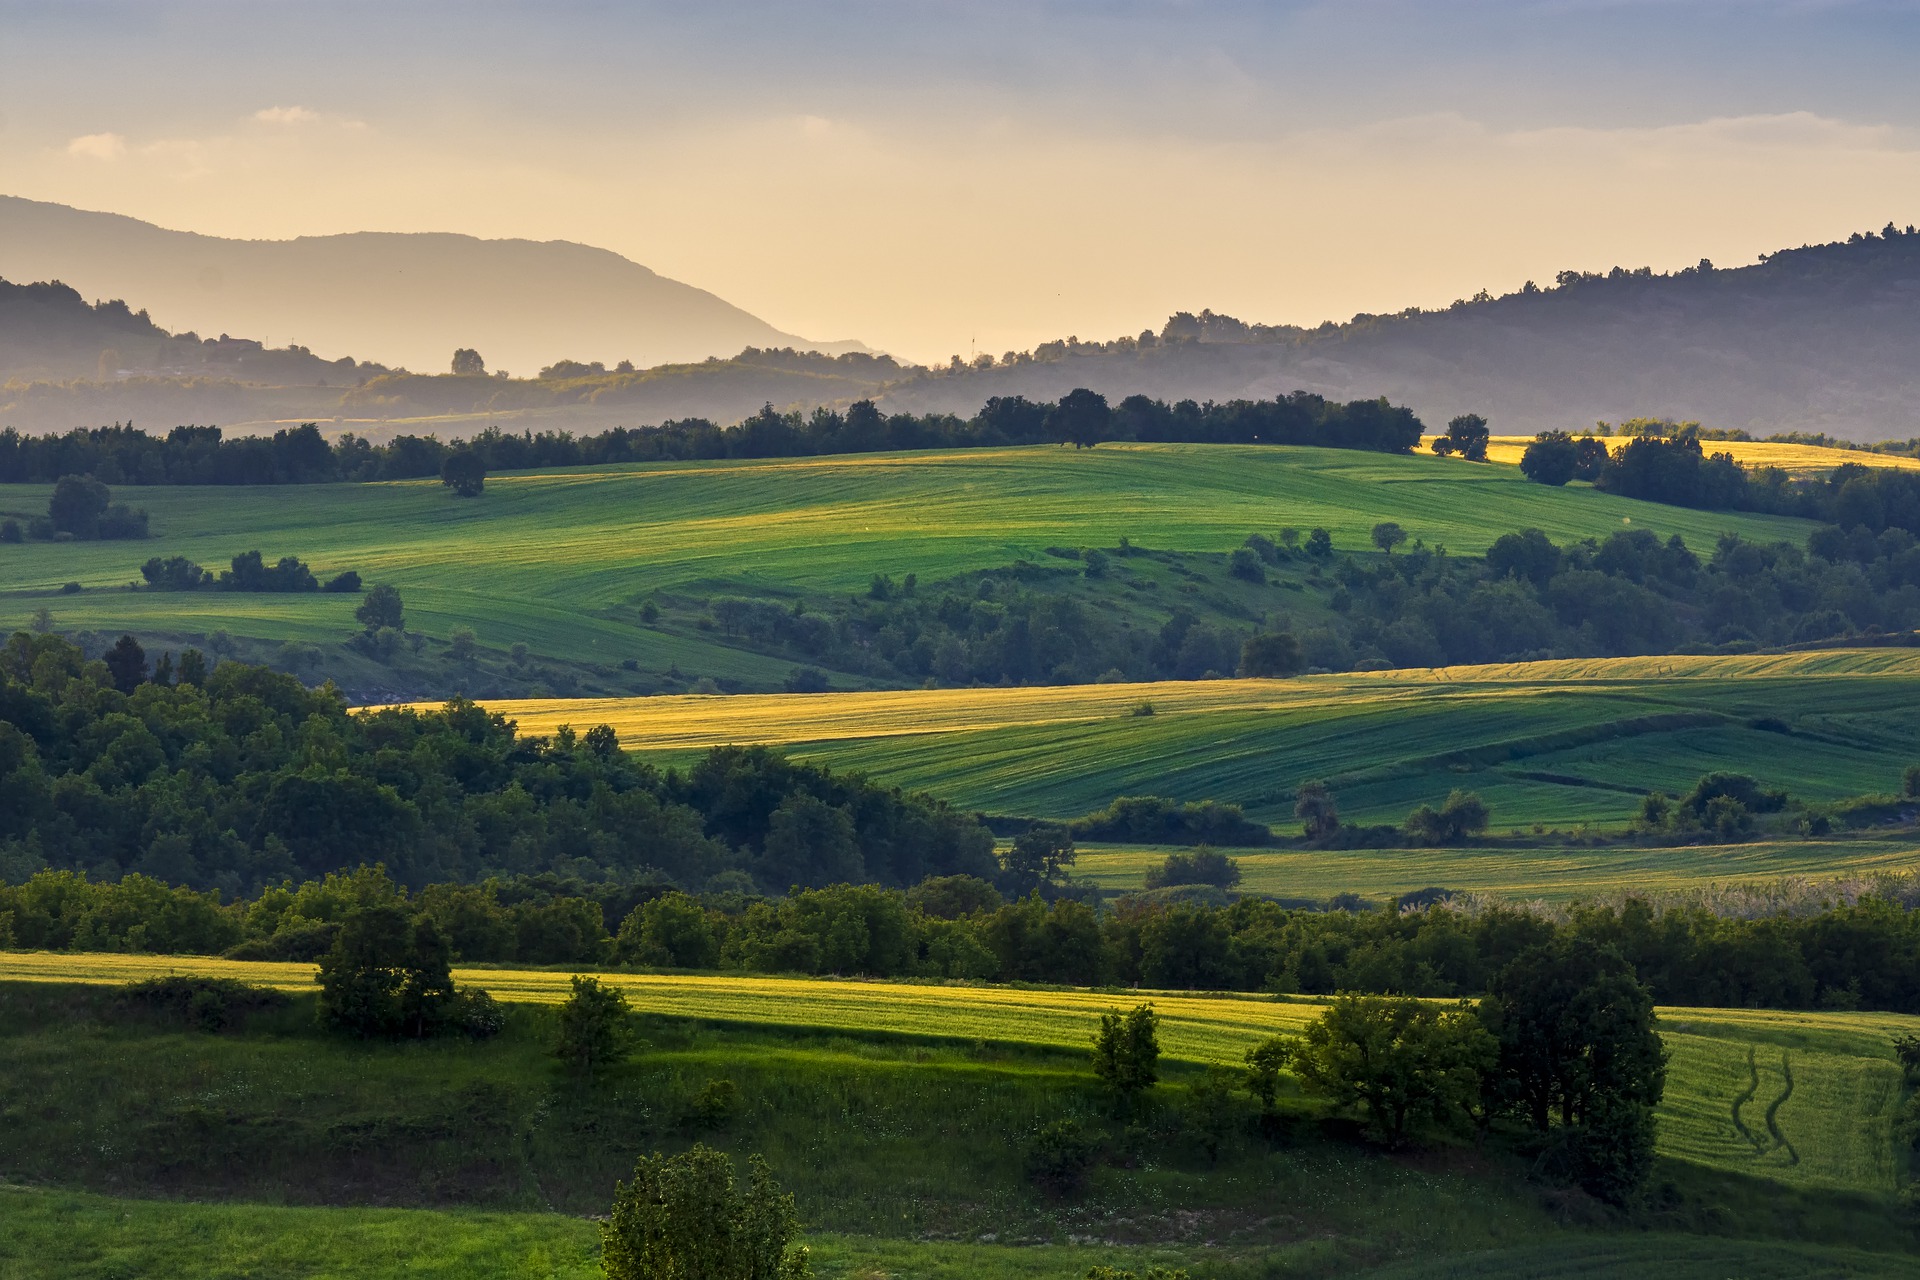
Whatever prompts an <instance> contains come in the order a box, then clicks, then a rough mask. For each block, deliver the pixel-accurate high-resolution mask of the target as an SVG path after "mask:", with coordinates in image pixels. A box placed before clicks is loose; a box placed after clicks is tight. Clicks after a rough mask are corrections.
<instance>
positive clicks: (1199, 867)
mask: <svg viewBox="0 0 1920 1280" xmlns="http://www.w3.org/2000/svg"><path fill="white" fill-rule="evenodd" d="M1177 884H1210V885H1213V886H1214V887H1215V888H1219V889H1232V888H1236V887H1238V885H1239V884H1240V864H1239V862H1237V861H1236V860H1234V859H1232V858H1229V857H1227V856H1226V855H1225V854H1223V853H1220V852H1217V851H1216V850H1213V849H1209V848H1207V847H1206V846H1205V845H1202V846H1201V847H1200V848H1198V849H1195V850H1194V851H1193V852H1192V853H1170V854H1168V855H1167V860H1166V861H1165V862H1163V863H1161V864H1160V865H1159V866H1157V867H1152V868H1149V869H1148V871H1147V888H1149V889H1164V888H1167V887H1168V886H1170V885H1177Z"/></svg>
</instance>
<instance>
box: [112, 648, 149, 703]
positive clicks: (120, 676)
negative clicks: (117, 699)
mask: <svg viewBox="0 0 1920 1280" xmlns="http://www.w3.org/2000/svg"><path fill="white" fill-rule="evenodd" d="M106 663H107V674H108V675H110V676H112V677H113V687H114V688H116V689H118V690H119V691H120V692H122V693H132V692H133V691H134V690H135V689H138V688H139V687H140V685H141V684H142V682H144V681H145V680H146V678H147V651H146V650H145V649H142V648H141V647H140V642H139V641H138V640H135V639H134V638H133V637H132V636H121V637H120V638H119V639H118V640H116V641H114V642H113V648H111V649H109V650H107V657H106Z"/></svg>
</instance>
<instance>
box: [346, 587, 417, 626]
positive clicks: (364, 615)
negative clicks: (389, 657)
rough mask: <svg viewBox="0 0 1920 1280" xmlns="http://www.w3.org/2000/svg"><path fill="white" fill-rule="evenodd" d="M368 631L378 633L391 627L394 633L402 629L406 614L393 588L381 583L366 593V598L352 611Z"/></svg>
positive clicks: (397, 592)
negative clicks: (381, 629) (383, 628)
mask: <svg viewBox="0 0 1920 1280" xmlns="http://www.w3.org/2000/svg"><path fill="white" fill-rule="evenodd" d="M353 616H354V617H356V618H358V619H359V620H360V623H361V625H363V626H364V627H366V629H367V630H368V631H378V630H380V628H382V627H391V628H392V629H393V630H395V631H399V630H401V629H402V626H403V624H404V622H405V620H406V614H405V613H404V612H403V611H402V608H401V604H400V592H399V590H398V589H397V588H395V587H390V586H388V585H386V584H385V583H381V584H380V585H379V586H376V587H375V588H374V589H373V590H371V591H369V592H367V598H366V599H365V600H362V601H361V602H360V607H359V608H358V609H355V610H354V611H353Z"/></svg>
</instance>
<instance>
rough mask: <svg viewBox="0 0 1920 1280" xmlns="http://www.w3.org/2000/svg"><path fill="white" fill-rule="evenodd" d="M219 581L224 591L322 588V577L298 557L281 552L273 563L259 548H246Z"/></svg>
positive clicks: (234, 559) (307, 589)
mask: <svg viewBox="0 0 1920 1280" xmlns="http://www.w3.org/2000/svg"><path fill="white" fill-rule="evenodd" d="M219 585H220V589H221V590H222V591H260V592H303V591H318V590H319V589H320V580H319V579H318V578H315V577H314V576H313V570H311V569H309V568H307V566H306V565H304V564H302V563H301V562H300V560H299V559H298V557H295V556H281V557H280V559H279V560H278V561H277V562H276V563H275V564H273V565H272V566H271V567H269V566H268V565H267V564H266V562H265V561H264V560H263V559H262V558H261V555H260V553H259V552H258V551H243V552H241V553H240V554H239V555H237V556H235V557H234V558H233V567H232V568H230V569H228V570H227V571H225V572H224V573H222V574H221V575H220V583H219Z"/></svg>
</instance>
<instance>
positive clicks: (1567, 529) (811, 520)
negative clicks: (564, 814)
mask: <svg viewBox="0 0 1920 1280" xmlns="http://www.w3.org/2000/svg"><path fill="white" fill-rule="evenodd" d="M48 492H49V490H48V488H47V487H46V486H8V487H5V488H0V512H7V513H14V514H31V513H35V512H39V511H41V510H43V509H44V507H45V504H46V500H47V494H48ZM119 496H121V497H124V498H126V499H128V500H130V501H133V502H135V503H137V504H138V505H140V506H143V507H146V508H147V509H149V510H150V511H151V513H152V517H153V519H152V528H153V537H152V538H151V539H150V540H148V541H147V542H144V543H138V544H133V543H29V544H24V545H17V546H5V547H0V626H7V627H12V626H19V625H22V624H24V623H25V622H26V621H27V619H28V617H29V616H30V615H31V614H32V613H33V611H34V610H36V609H38V608H41V607H43V606H44V607H47V608H49V609H51V610H52V612H53V614H54V616H55V619H56V623H57V625H58V626H59V627H60V628H61V629H63V630H75V629H91V630H102V631H105V630H122V629H127V630H132V631H134V632H136V633H140V632H144V633H147V634H149V635H153V634H167V635H192V634H204V633H208V632H211V631H213V630H215V629H224V630H226V631H229V632H230V633H232V634H234V635H236V636H253V637H264V638H271V639H274V640H281V639H295V640H300V641H312V642H325V641H338V640H339V639H340V638H341V637H342V636H344V635H345V634H347V633H348V632H350V631H352V630H353V629H354V627H355V624H354V622H353V619H352V614H353V608H354V602H353V600H352V599H351V598H348V597H341V596H326V595H319V596H271V595H238V594H211V593H209V594H195V595H183V594H178V593H164V594H147V593H136V592H127V591H123V590H119V589H118V588H121V587H123V586H124V585H125V584H127V583H128V582H130V581H136V580H137V579H138V576H139V574H138V567H139V565H140V563H141V562H142V561H143V560H145V559H146V558H147V557H148V556H151V555H156V554H158V555H173V554H179V555H185V556H188V557H190V558H192V559H194V560H196V561H198V562H199V563H201V564H204V565H209V566H216V567H217V566H221V565H224V564H226V562H227V561H228V560H229V559H230V558H231V557H232V556H233V555H234V554H235V553H237V552H240V551H245V550H249V549H258V550H260V551H262V552H263V553H264V554H265V555H266V556H267V557H268V558H269V559H270V560H271V559H273V558H275V557H278V556H282V555H297V556H299V557H301V558H302V559H303V560H306V561H307V562H308V563H309V564H311V565H313V566H314V568H315V569H316V571H319V572H322V573H332V572H337V571H340V570H343V569H349V568H351V569H355V570H357V571H359V573H360V574H361V575H362V576H363V577H364V578H365V579H366V580H368V581H370V582H388V583H392V584H393V585H395V586H397V587H399V588H400V590H401V592H402V593H403V595H404V596H405V599H406V603H407V613H408V620H409V624H410V625H411V626H412V627H413V628H414V629H416V630H418V631H420V632H422V633H424V634H426V635H429V636H432V637H436V638H444V637H445V636H446V635H447V634H448V633H449V632H450V631H451V630H452V628H453V627H455V626H462V625H464V626H469V627H471V628H473V629H474V630H475V632H476V633H477V634H478V636H479V638H480V641H481V643H482V644H484V645H488V646H492V647H494V648H498V649H504V648H506V647H507V646H510V645H512V644H514V643H524V644H526V645H528V646H529V648H530V649H531V650H532V651H533V652H534V653H536V654H543V655H549V656H552V657H556V658H562V659H567V660H572V661H580V662H589V663H599V664H608V665H612V664H617V663H619V662H620V661H622V660H626V659H633V660H635V661H637V662H638V663H640V664H641V665H643V666H644V667H646V668H647V669H649V670H665V669H667V668H668V667H670V666H677V667H678V668H679V669H681V670H683V671H684V672H686V673H688V674H701V675H711V676H714V677H716V678H728V679H738V680H741V681H744V682H747V683H749V684H754V685H756V686H758V687H768V686H770V685H777V683H778V680H779V678H780V677H782V676H784V674H785V672H786V669H787V667H788V665H789V664H788V663H785V662H775V661H773V660H770V659H767V658H764V657H761V656H758V655H754V654H749V653H745V652H743V651H741V650H737V649H731V648H728V647H726V646H724V645H720V644H717V643H714V642H713V640H712V639H711V638H710V637H708V636H706V635H704V634H702V633H699V632H696V631H694V630H692V629H691V628H688V629H687V630H685V631H684V632H682V631H676V630H673V629H671V628H664V627H660V628H650V627H646V626H642V625H640V624H639V621H638V619H637V616H636V615H637V610H638V607H639V605H640V604H641V602H643V601H644V600H646V599H647V598H648V597H650V596H652V595H653V594H654V593H656V592H681V591H684V592H692V593H694V594H698V595H701V596H705V595H709V594H712V593H714V592H724V591H750V592H755V593H773V594H778V593H780V592H782V591H794V592H810V593H829V594H831V593H840V592H847V591H854V590H859V589H861V588H863V587H864V586H865V584H866V583H867V581H868V580H869V579H870V578H871V577H872V575H873V574H875V573H881V572H884V573H889V574H892V575H894V576H895V577H899V576H902V575H904V574H907V573H915V574H918V575H919V577H920V578H921V579H923V580H927V581H932V580H935V579H938V578H941V577H945V576H950V575H953V574H956V573H960V572H963V571H968V570H975V569H985V568H992V567H996V566H1003V565H1007V564H1010V563H1012V562H1014V561H1016V560H1019V559H1022V558H1030V557H1036V556H1040V555H1042V554H1043V553H1044V549H1045V548H1046V547H1048V546H1050V545H1055V544H1065V545H1067V546H1108V547H1110V546H1114V545H1116V544H1117V543H1118V541H1119V540H1120V538H1121V537H1123V536H1124V537H1128V538H1131V539H1132V540H1133V541H1134V542H1135V543H1137V544H1139V545H1141V546H1147V547H1156V548H1171V549H1176V550H1189V551H1208V552H1225V551H1227V550H1229V549H1231V548H1232V547H1234V546H1237V545H1238V544H1239V543H1240V542H1241V540H1242V539H1244V538H1245V537H1246V536H1247V535H1248V534H1250V533H1254V532H1260V531H1264V532H1267V533H1272V532H1274V531H1275V530H1277V529H1278V528H1280V527H1281V526H1283V525H1291V526H1295V527H1297V528H1301V529H1307V528H1311V527H1313V526H1315V525H1322V526H1325V527H1326V528H1328V529H1329V530H1330V531H1331V532H1332V533H1333V535H1334V541H1335V544H1336V546H1339V547H1342V548H1348V549H1363V548H1365V547H1366V546H1367V531H1368V530H1369V529H1370V528H1371V527H1372V526H1373V524H1375V523H1376V522H1378V521H1381V520H1395V521H1398V522H1399V523H1400V524H1401V525H1403V526H1404V527H1405V528H1406V529H1407V531H1408V532H1409V533H1410V534H1411V535H1412V536H1414V537H1418V538H1424V539H1426V540H1427V541H1428V542H1439V543H1444V544H1446V545H1447V546H1448V547H1449V548H1450V549H1452V550H1453V551H1455V552H1456V553H1465V554H1477V553H1479V552H1480V551H1482V550H1484V549H1485V547H1486V546H1487V545H1488V544H1489V543H1490V542H1492V540H1493V539H1494V538H1496V537H1498V536H1499V535H1501V534H1503V533H1507V532H1510V531H1512V530H1514V529H1519V528H1524V527H1529V526H1532V527H1538V528H1540V529H1543V530H1545V531H1546V532H1547V533H1548V534H1550V535H1551V536H1553V537H1554V538H1555V539H1557V540H1566V539H1569V538H1578V537H1585V536H1603V535H1605V534H1607V533H1609V532H1611V531H1613V530H1615V529H1619V528H1622V527H1624V526H1626V525H1629V524H1631V525H1632V526H1634V527H1637V528H1648V529H1652V530H1654V531H1656V532H1658V533H1660V534H1662V535H1665V534H1671V533H1679V534H1682V535H1684V536H1685V537H1686V539H1687V541H1688V542H1689V543H1690V544H1692V545H1695V546H1700V547H1707V546H1710V545H1711V544H1712V542H1713V540H1714V539H1715V538H1716V537H1717V536H1718V535H1719V534H1720V533H1721V532H1723V531H1729V530H1730V531H1733V532H1737V533H1740V534H1742V535H1745V536H1748V537H1754V538H1762V539H1771V538H1779V537H1785V538H1790V539H1793V540H1795V541H1798V540H1800V539H1801V538H1803V537H1804V536H1805V532H1806V530H1805V527H1804V525H1803V522H1798V521H1789V520H1781V519H1774V518H1767V517H1755V516H1749V515H1741V514H1738V513H1709V512H1698V511H1689V510H1685V509H1683V508H1679V507H1669V506H1661V505H1657V504H1653V503H1642V502H1634V501H1631V500H1628V499H1623V498H1616V497H1611V496H1609V495H1606V494H1600V493H1595V492H1593V491H1592V490H1590V489H1585V488H1581V489H1578V490H1554V489H1548V488H1545V487H1543V486H1540V485H1534V484H1530V483H1528V482H1527V481H1525V480H1524V479H1522V478H1521V477H1520V476H1519V475H1517V474H1516V473H1515V472H1513V471H1512V470H1510V469H1507V468H1503V467H1464V466H1461V465H1459V464H1458V463H1453V462H1449V461H1447V460H1444V459H1438V458H1432V457H1394V456H1385V455H1379V454H1366V453H1357V452H1352V451H1341V450H1320V449H1294V448H1260V447H1238V446H1194V445H1187V446H1181V445H1114V446H1102V447H1101V448H1098V449H1094V450H1090V451H1074V450H1063V449H1056V448H1044V447H1042V448H1028V449H1013V450H971V451H969V450H962V451H953V452H937V453H920V454H880V455H863V456H852V457H836V458H804V459H777V460H767V461H756V462H737V461H736V462H702V463H677V464H661V465H647V466H631V467H619V468H611V469H606V470H575V471H564V472H554V473H543V474H502V475H495V476H490V477H488V480H487V490H486V494H485V495H484V496H483V497H482V498H480V499H478V500H476V501H465V500H461V499H458V498H454V497H452V496H450V495H449V494H448V493H447V492H446V491H445V490H444V489H443V488H442V487H441V486H440V485H439V484H438V483H437V482H432V481H418V482H404V483H393V484H372V485H321V486H295V487H287V488H270V489H268V488H219V489H215V488H191V487H190V488H168V487H155V488H141V489H137V490H135V489H127V490H125V491H124V492H122V493H121V494H120V495H119ZM70 581H71V582H78V583H80V584H81V586H82V587H83V588H86V589H85V590H83V591H81V592H80V593H78V594H73V595H61V594H59V588H60V586H61V584H63V583H66V582H70Z"/></svg>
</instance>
